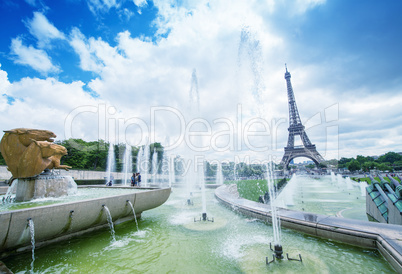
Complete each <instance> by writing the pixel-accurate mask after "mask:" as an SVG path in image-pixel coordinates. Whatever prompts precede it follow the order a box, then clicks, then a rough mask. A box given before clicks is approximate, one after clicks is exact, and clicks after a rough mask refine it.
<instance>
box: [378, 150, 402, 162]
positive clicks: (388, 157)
mask: <svg viewBox="0 0 402 274" xmlns="http://www.w3.org/2000/svg"><path fill="white" fill-rule="evenodd" d="M401 160H402V155H400V154H398V153H396V152H387V153H386V154H384V155H382V156H380V157H379V158H378V160H377V161H378V162H379V163H385V162H389V163H391V164H392V163H394V162H396V161H401Z"/></svg>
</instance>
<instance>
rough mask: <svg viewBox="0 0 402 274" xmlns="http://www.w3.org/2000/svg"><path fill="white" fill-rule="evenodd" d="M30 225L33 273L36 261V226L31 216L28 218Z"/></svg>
mask: <svg viewBox="0 0 402 274" xmlns="http://www.w3.org/2000/svg"><path fill="white" fill-rule="evenodd" d="M28 227H29V234H30V235H31V245H32V261H31V273H33V271H34V263H35V226H34V222H33V221H32V219H31V218H28Z"/></svg>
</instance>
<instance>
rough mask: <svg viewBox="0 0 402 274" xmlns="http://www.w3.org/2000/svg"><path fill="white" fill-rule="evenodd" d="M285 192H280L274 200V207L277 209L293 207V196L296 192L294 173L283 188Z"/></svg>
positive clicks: (295, 176)
mask: <svg viewBox="0 0 402 274" xmlns="http://www.w3.org/2000/svg"><path fill="white" fill-rule="evenodd" d="M285 189H286V191H281V193H280V194H279V195H278V196H277V197H276V199H275V205H276V206H278V207H286V206H290V207H292V206H294V204H295V203H294V199H293V196H294V195H295V193H296V190H297V175H296V173H294V174H293V175H292V178H291V179H290V180H289V182H288V183H287V184H286V186H285ZM285 189H284V190H285Z"/></svg>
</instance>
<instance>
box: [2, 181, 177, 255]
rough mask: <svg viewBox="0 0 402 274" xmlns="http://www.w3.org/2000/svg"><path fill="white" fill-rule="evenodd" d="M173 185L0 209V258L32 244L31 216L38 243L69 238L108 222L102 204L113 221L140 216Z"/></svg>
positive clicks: (169, 190) (166, 196)
mask: <svg viewBox="0 0 402 274" xmlns="http://www.w3.org/2000/svg"><path fill="white" fill-rule="evenodd" d="M170 192H171V189H170V188H163V189H153V190H144V191H140V192H134V193H129V194H123V195H114V196H109V197H102V198H96V199H89V200H83V201H75V202H68V203H63V204H54V205H48V206H40V207H34V208H27V209H19V210H13V211H6V212H0V258H3V257H6V256H8V255H10V254H12V253H14V252H19V251H24V250H26V249H30V248H31V241H30V235H29V231H28V230H29V228H28V227H27V220H28V219H29V218H31V219H32V220H33V222H34V223H35V241H36V247H40V246H43V245H46V244H48V243H52V242H56V241H60V240H65V239H68V238H71V237H74V236H76V235H80V234H83V233H86V232H90V231H93V230H97V229H101V228H104V227H107V226H108V222H107V216H106V213H105V212H104V211H103V207H102V205H106V206H107V207H108V209H109V211H110V214H111V217H112V219H113V222H115V223H121V222H124V221H127V220H131V219H133V218H134V215H133V213H132V210H131V207H130V205H129V204H128V202H127V201H130V202H131V203H132V205H133V206H134V208H135V213H136V216H137V218H139V217H140V216H141V213H142V212H143V211H145V210H149V209H152V208H155V207H158V206H160V205H162V204H163V203H164V202H166V200H167V199H168V198H169V196H170Z"/></svg>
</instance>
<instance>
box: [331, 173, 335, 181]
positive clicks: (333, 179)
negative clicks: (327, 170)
mask: <svg viewBox="0 0 402 274" xmlns="http://www.w3.org/2000/svg"><path fill="white" fill-rule="evenodd" d="M331 182H333V183H335V182H336V177H335V173H334V172H333V171H331Z"/></svg>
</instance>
